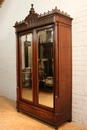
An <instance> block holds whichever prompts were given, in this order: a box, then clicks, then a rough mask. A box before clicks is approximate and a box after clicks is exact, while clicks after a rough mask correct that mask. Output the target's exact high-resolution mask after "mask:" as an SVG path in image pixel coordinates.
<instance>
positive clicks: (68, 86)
mask: <svg viewBox="0 0 87 130" xmlns="http://www.w3.org/2000/svg"><path fill="white" fill-rule="evenodd" d="M71 53H72V50H71V27H70V26H68V25H64V24H59V112H58V113H59V114H62V113H65V112H67V111H71V99H72V97H71V95H72V55H71Z"/></svg>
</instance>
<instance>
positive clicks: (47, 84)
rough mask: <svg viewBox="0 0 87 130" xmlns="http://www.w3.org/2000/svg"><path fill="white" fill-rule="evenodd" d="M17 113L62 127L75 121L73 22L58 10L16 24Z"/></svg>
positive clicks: (35, 14)
mask: <svg viewBox="0 0 87 130" xmlns="http://www.w3.org/2000/svg"><path fill="white" fill-rule="evenodd" d="M14 27H15V30H16V65H17V110H18V111H20V112H24V113H26V114H29V115H30V116H33V117H35V118H38V119H40V120H42V121H44V122H47V123H49V124H51V125H53V126H54V127H55V129H58V126H59V125H61V124H63V123H64V122H66V121H71V120H72V18H71V17H70V16H69V15H68V14H67V13H64V12H63V11H62V12H61V11H60V10H58V9H57V7H55V9H52V11H48V12H46V13H45V12H44V13H43V14H37V13H36V12H35V11H34V8H33V4H32V5H31V9H30V11H29V14H28V16H27V17H26V18H25V19H24V20H22V21H21V22H16V23H15V25H14Z"/></svg>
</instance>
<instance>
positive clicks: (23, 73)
mask: <svg viewBox="0 0 87 130" xmlns="http://www.w3.org/2000/svg"><path fill="white" fill-rule="evenodd" d="M19 46H20V91H21V98H22V99H25V100H28V101H33V91H32V33H28V34H24V35H21V36H20V40H19Z"/></svg>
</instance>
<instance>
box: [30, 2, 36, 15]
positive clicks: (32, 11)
mask: <svg viewBox="0 0 87 130" xmlns="http://www.w3.org/2000/svg"><path fill="white" fill-rule="evenodd" d="M34 13H35V11H34V8H33V4H31V9H30V14H34Z"/></svg>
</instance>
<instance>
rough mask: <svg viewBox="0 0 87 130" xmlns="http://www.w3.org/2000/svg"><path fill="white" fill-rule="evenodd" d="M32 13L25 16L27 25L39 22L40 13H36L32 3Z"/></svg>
mask: <svg viewBox="0 0 87 130" xmlns="http://www.w3.org/2000/svg"><path fill="white" fill-rule="evenodd" d="M29 12H30V14H29V15H28V16H27V17H26V18H25V23H26V24H27V25H31V24H36V23H37V22H38V16H39V15H38V14H37V13H35V11H34V8H33V4H31V9H30V11H29Z"/></svg>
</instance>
